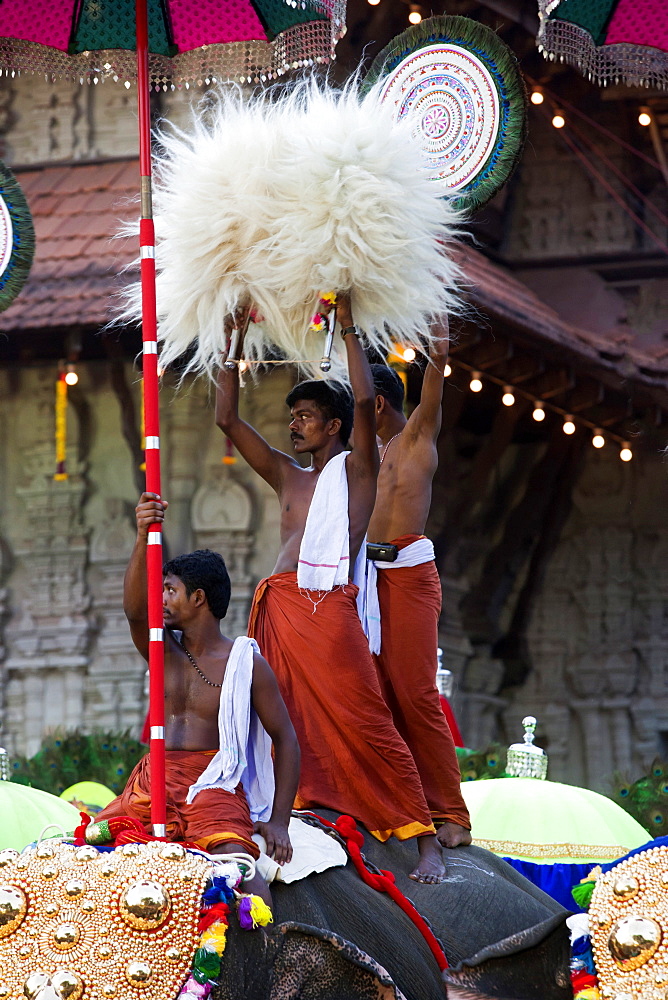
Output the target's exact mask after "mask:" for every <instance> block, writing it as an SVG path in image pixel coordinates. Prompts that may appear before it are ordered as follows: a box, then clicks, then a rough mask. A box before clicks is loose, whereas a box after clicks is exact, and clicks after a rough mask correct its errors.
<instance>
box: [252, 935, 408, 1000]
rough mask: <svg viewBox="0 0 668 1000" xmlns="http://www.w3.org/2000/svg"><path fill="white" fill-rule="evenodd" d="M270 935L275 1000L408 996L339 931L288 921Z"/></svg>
mask: <svg viewBox="0 0 668 1000" xmlns="http://www.w3.org/2000/svg"><path fill="white" fill-rule="evenodd" d="M272 936H273V938H274V942H275V945H276V948H277V951H276V956H275V959H274V971H273V983H272V989H271V1000H298V998H300V997H304V996H308V997H314V998H317V1000H405V997H404V995H403V993H402V992H401V991H400V990H399V989H398V987H397V986H396V985H395V983H394V981H393V980H392V978H391V976H390V975H389V973H388V972H387V971H386V970H385V969H384V968H383V967H382V965H379V964H378V962H376V961H375V960H374V959H373V958H371V956H370V955H367V954H366V952H364V951H362V950H361V949H360V948H358V947H357V946H356V945H354V944H352V942H350V941H346V939H345V938H342V937H339V935H338V934H333V933H332V932H331V931H325V930H322V929H321V928H319V927H311V926H310V925H309V924H299V923H292V922H285V923H281V924H279V925H278V926H277V927H276V928H275V929H273V930H272Z"/></svg>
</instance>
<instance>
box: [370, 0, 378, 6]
mask: <svg viewBox="0 0 668 1000" xmlns="http://www.w3.org/2000/svg"><path fill="white" fill-rule="evenodd" d="M367 3H368V4H370V5H371V6H372V7H377V6H378V4H379V3H380V0H367Z"/></svg>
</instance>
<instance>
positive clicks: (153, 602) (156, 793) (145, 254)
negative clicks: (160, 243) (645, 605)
mask: <svg viewBox="0 0 668 1000" xmlns="http://www.w3.org/2000/svg"><path fill="white" fill-rule="evenodd" d="M136 19H137V105H138V111H139V172H140V175H141V221H140V223H139V253H140V258H141V288H142V340H143V366H142V367H143V373H144V435H145V438H146V445H145V449H146V450H145V461H146V491H147V492H148V493H157V495H158V496H160V495H161V489H160V411H159V399H158V322H157V314H156V302H155V229H154V226H153V206H152V201H151V109H150V79H149V72H148V13H147V6H146V0H136ZM146 575H147V579H148V628H149V647H148V648H149V654H148V672H149V722H150V728H151V823H152V825H153V836H154V837H164V836H165V835H166V823H167V797H166V789H165V645H164V633H163V619H162V533H161V530H160V524H152V525H151V527H150V529H149V532H148V546H147V548H146Z"/></svg>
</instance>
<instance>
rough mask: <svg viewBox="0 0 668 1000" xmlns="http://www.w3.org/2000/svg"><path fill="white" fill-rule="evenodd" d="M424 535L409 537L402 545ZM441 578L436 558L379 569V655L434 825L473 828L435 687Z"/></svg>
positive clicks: (388, 695) (390, 700) (404, 537)
mask: <svg viewBox="0 0 668 1000" xmlns="http://www.w3.org/2000/svg"><path fill="white" fill-rule="evenodd" d="M422 537H424V536H422V535H402V536H401V537H400V538H395V539H394V541H393V542H392V544H393V545H396V546H397V547H398V548H399V549H400V550H401V549H403V548H406V546H407V545H410V544H411V543H412V542H415V541H417V540H418V539H419V538H422ZM441 600H442V596H441V581H440V578H439V575H438V571H437V569H436V564H435V563H434V561H433V560H431V561H430V562H426V563H421V564H420V565H419V566H400V567H396V568H392V569H379V570H378V603H379V605H380V622H381V647H380V653H378V654H377V655H375V656H374V660H375V662H376V667H377V668H378V674H379V677H380V683H381V688H382V691H383V694H384V696H385V701H386V702H387V704H388V706H389V708H390V711H391V712H392V717H393V719H394V723H395V725H396V727H397V729H398V730H399V733H400V734H401V736H403V738H404V740H405V741H406V743H407V744H408V748H409V750H410V751H411V753H412V755H413V759H414V760H415V763H416V765H417V769H418V772H419V775H420V780H421V781H422V787H423V789H424V794H425V798H426V799H427V804H428V806H429V809H430V812H431V815H432V818H433V819H434V822H436V823H437V824H438V823H442V822H444V821H446V820H447V821H449V822H451V823H458V824H459V825H460V826H464V827H466V828H467V829H470V826H471V821H470V819H469V814H468V810H467V808H466V805H465V803H464V799H463V798H462V793H461V788H460V782H461V775H460V771H459V765H458V763H457V754H456V752H455V745H454V741H453V739H452V733H451V732H450V727H449V726H448V722H447V719H446V717H445V715H444V714H443V710H442V708H441V702H440V698H439V694H438V690H437V688H436V682H435V679H436V666H437V649H438V619H439V616H440V613H441Z"/></svg>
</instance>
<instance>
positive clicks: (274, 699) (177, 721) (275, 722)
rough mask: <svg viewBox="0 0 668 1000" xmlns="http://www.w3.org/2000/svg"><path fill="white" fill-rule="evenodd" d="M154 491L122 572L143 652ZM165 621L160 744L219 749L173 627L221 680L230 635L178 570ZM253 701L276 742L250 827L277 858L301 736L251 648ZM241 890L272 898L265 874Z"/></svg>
mask: <svg viewBox="0 0 668 1000" xmlns="http://www.w3.org/2000/svg"><path fill="white" fill-rule="evenodd" d="M168 506H169V505H168V503H167V501H166V500H162V499H160V498H159V497H158V496H157V495H156V494H155V493H142V495H141V498H140V500H139V503H138V504H137V507H136V508H135V510H136V517H137V538H136V540H135V545H134V548H133V550H132V555H131V556H130V562H129V563H128V568H127V570H126V573H125V581H124V591H123V610H124V611H125V615H126V618H127V619H128V623H129V625H130V632H131V634H132V640H133V642H134V644H135V646H136V647H137V649H138V651H139V652H140V653H141V655H142V656H143V657H144V659H145V660H148V649H149V631H148V609H147V597H146V594H147V586H146V546H147V537H148V530H149V527H150V525H151V524H153V523H155V522H162V521H163V520H164V516H165V510H166V509H167V507H168ZM162 594H163V597H162V604H163V622H164V625H165V748H166V749H167V750H217V749H218V745H219V733H218V694H217V693H212V691H211V687H210V685H208V684H207V683H206V682H205V681H204V680H202V678H201V677H200V676H199V674H198V673H197V672H196V671H195V670H194V669H193V667H192V664H191V663H190V661H189V659H188V657H187V656H186V654H185V652H184V651H183V649H182V647H181V645H180V644H179V643H178V642H177V641H176V638H175V637H174V635H173V631H172V630H174V629H176V630H179V631H181V632H182V633H183V636H182V639H183V645H184V646H185V647H186V649H188V651H189V652H190V653H191V654H192V656H193V657H194V658H195V660H196V662H197V664H198V666H199V667H200V669H201V671H202V673H203V674H204V675H205V676H206V677H208V678H209V680H210V681H212V682H213V683H214V684H221V683H222V681H223V678H224V676H225V669H226V667H227V660H228V657H229V654H230V651H231V649H232V646H233V640H232V639H229V638H228V637H227V636H225V635H223V634H222V633H221V631H220V620H219V619H218V618H215V617H214V615H213V614H212V613H211V610H210V609H209V604H208V602H207V599H206V595H205V593H204V591H203V590H201V589H197V590H194V591H193V592H192V593H191V595H190V597H188V596H187V595H186V588H185V585H184V583H183V581H182V580H180V579H179V577H177V576H174V575H171V574H167V575H166V576H165V577H164V580H163V591H162ZM251 697H252V704H253V708H254V709H255V711H256V712H257V715H258V718H259V720H260V722H261V723H262V725H263V726H264V728H265V729H266V731H267V733H268V734H269V737H270V738H271V741H272V744H273V748H274V778H275V786H276V787H275V793H274V802H273V807H272V813H271V817H270V818H269V820H268V821H267V822H265V823H256V824H255V832H256V833H260V834H261V835H262V836H263V837H264V839H265V841H266V842H267V853H268V854H269V856H270V857H273V858H274V859H275V860H276V861H277V862H278V863H279V864H281V865H283V864H286V863H287V862H288V861H290V859H291V857H292V845H291V844H290V837H289V835H288V823H289V821H290V814H291V811H292V804H293V802H294V798H295V794H296V791H297V785H298V783H299V757H300V752H299V744H298V742H297V736H296V734H295V731H294V727H293V725H292V722H291V721H290V717H289V715H288V711H287V709H286V707H285V703H284V701H283V698H282V697H281V694H280V692H279V690H278V685H277V683H276V678H275V677H274V673H273V671H272V669H271V667H270V666H269V664H268V663H267V661H266V660H265V659H264V657H262V656H260V655H259V654H258V653H255V654H254V656H253V683H252V689H251ZM245 850H246V849H245V848H244V846H243V845H242V844H234V843H226V844H221V845H219V846H218V847H217V848H216V849H215V850H214V851H213V852H212V853H214V854H231V853H235V852H238V851H245ZM243 888H244V890H245V891H247V892H256V893H258V895H261V896H262V897H263V899H264V900H265V901H266V902H268V903H271V897H270V895H269V890H268V887H267V884H266V882H265V881H264V879H263V878H261V876H259V875H255V876H254V878H253V879H250V880H247V881H246V882H244V883H243Z"/></svg>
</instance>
